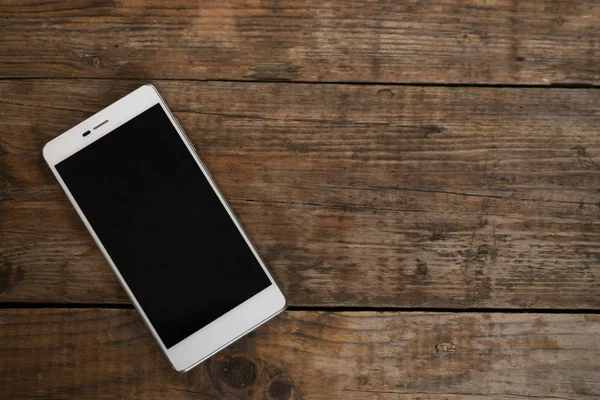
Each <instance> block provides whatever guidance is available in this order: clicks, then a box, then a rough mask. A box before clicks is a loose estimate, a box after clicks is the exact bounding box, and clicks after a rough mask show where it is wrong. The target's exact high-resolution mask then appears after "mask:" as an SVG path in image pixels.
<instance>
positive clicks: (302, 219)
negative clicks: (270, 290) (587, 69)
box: [0, 80, 600, 309]
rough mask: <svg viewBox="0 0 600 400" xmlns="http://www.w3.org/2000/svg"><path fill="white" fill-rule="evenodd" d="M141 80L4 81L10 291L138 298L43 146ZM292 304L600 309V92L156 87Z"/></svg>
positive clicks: (2, 182)
mask: <svg viewBox="0 0 600 400" xmlns="http://www.w3.org/2000/svg"><path fill="white" fill-rule="evenodd" d="M138 85H139V83H138V82H124V81H120V82H117V83H113V84H111V85H106V82H104V81H89V80H84V81H76V82H72V83H71V84H70V85H68V86H65V84H64V82H62V81H54V80H25V81H21V80H19V81H0V132H1V136H0V300H2V301H5V302H56V303H60V302H105V303H114V302H128V299H127V298H126V296H125V294H124V292H123V291H122V290H121V288H120V287H119V285H118V283H117V281H116V278H115V277H114V276H113V275H112V272H111V271H110V269H109V267H108V265H107V263H106V262H105V261H104V260H103V258H102V256H101V255H100V253H99V251H98V250H97V249H96V247H95V245H94V244H93V242H92V240H91V238H90V237H89V235H88V233H87V232H86V231H85V229H84V227H83V225H82V224H81V222H80V221H79V219H78V217H77V215H76V213H75V212H74V211H73V210H72V209H71V207H70V205H69V204H68V202H67V200H66V197H65V196H64V194H63V193H62V191H61V190H60V188H59V186H58V184H57V182H56V181H55V179H54V177H53V176H52V175H51V173H50V171H49V170H48V168H47V167H46V166H45V165H44V162H43V160H42V156H41V149H42V146H43V144H44V143H45V142H47V141H48V140H49V139H51V138H52V137H55V136H56V135H58V134H60V133H61V132H62V131H64V130H66V129H68V128H70V127H71V126H73V125H75V124H76V123H77V122H79V121H81V120H83V119H85V118H86V117H87V116H89V115H91V114H92V113H93V112H95V111H96V110H98V109H100V108H101V107H102V106H104V105H107V104H109V103H111V102H112V101H114V100H116V99H117V98H119V97H120V96H121V95H123V94H125V93H127V92H128V91H130V90H132V89H133V88H135V87H136V86H138ZM156 85H157V87H158V88H159V89H160V91H161V93H162V94H163V96H164V97H165V99H166V101H167V102H168V103H169V104H170V106H171V107H172V109H173V110H174V111H175V114H176V115H177V117H178V118H179V119H180V121H181V122H182V124H183V126H184V127H185V128H186V129H187V131H188V134H189V135H190V137H191V139H192V141H193V142H194V144H195V145H196V147H197V149H198V153H199V154H200V156H201V158H203V159H204V160H205V162H206V164H207V165H208V167H209V169H210V170H211V171H212V175H213V177H214V178H215V180H216V182H217V184H218V185H219V186H220V187H221V188H222V191H223V192H224V194H225V195H226V197H227V198H228V199H229V201H230V202H231V204H232V206H233V208H234V210H235V211H236V213H237V214H238V215H239V217H240V219H241V221H242V223H243V225H244V226H245V227H246V229H247V231H248V232H249V234H250V236H251V237H252V239H253V241H254V242H255V244H256V245H257V247H258V249H259V252H260V253H261V254H262V255H263V256H264V258H265V260H266V262H267V263H268V264H269V265H270V266H271V268H272V269H273V271H274V273H275V275H276V278H277V279H278V281H279V282H280V283H281V284H282V286H283V289H284V292H285V293H286V295H287V296H288V298H289V304H290V305H294V306H357V307H360V306H370V307H382V306H383V307H389V306H393V307H460V308H462V307H503V308H504V307H508V308H521V307H525V308H527V307H529V308H563V309H568V308H582V309H586V308H587V309H597V308H598V307H599V306H600V281H598V279H599V278H600V263H599V260H600V245H599V237H600V221H599V220H598V213H599V212H600V192H599V191H598V187H599V186H600V172H599V171H598V163H600V158H599V157H600V131H599V130H598V127H599V126H600V109H599V108H598V104H600V92H599V91H597V90H594V89H588V90H580V89H577V90H573V89H515V88H509V89H500V88H457V87H453V88H436V87H386V86H354V85H310V84H307V85H305V84H285V83H271V84H257V83H252V84H251V83H199V82H173V81H159V82H156Z"/></svg>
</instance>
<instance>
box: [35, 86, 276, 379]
mask: <svg viewBox="0 0 600 400" xmlns="http://www.w3.org/2000/svg"><path fill="white" fill-rule="evenodd" d="M43 154H44V158H45V159H46V162H47V163H48V165H49V166H50V168H51V169H52V172H53V173H54V175H55V176H56V179H58V182H59V183H60V185H61V186H62V188H63V189H64V191H65V192H66V194H67V196H68V197H69V200H70V201H71V203H73V206H74V207H75V210H77V213H78V214H79V216H80V217H81V219H82V220H83V222H84V224H85V226H86V227H87V229H88V230H89V231H90V233H91V235H92V237H93V238H94V240H95V241H96V243H97V245H98V247H100V250H101V251H102V253H103V254H104V257H106V259H107V261H108V263H109V264H110V266H111V267H112V269H113V271H114V273H115V274H116V275H117V277H118V279H119V281H120V282H121V284H122V285H123V287H124V288H125V290H126V291H127V294H128V295H129V297H130V298H131V301H132V302H133V304H134V305H135V308H136V309H137V311H138V312H139V313H140V315H141V317H142V319H143V320H144V322H145V323H146V325H147V326H148V328H149V329H150V331H151V332H152V335H153V336H154V338H155V339H156V340H157V341H158V343H159V345H160V347H161V349H162V350H163V352H164V353H165V355H166V356H167V358H168V359H169V360H170V362H171V364H172V365H173V367H174V368H175V369H176V370H178V371H188V370H189V369H191V368H193V367H194V366H196V365H197V364H199V363H201V362H202V361H204V360H206V359H207V358H208V357H210V356H211V355H213V354H214V353H216V352H217V351H219V350H220V349H222V348H224V347H225V346H227V345H228V344H230V343H232V342H233V341H235V340H236V339H238V338H240V337H241V336H243V335H244V334H246V333H248V332H249V331H251V330H252V329H254V328H256V327H258V326H259V325H261V324H262V323H264V322H266V321H267V320H269V319H270V318H272V317H274V316H275V315H277V314H278V313H280V312H282V311H283V310H284V309H285V305H286V302H285V298H284V296H283V294H282V292H281V290H280V289H279V287H278V286H277V284H276V283H275V281H274V279H273V277H272V276H271V274H270V273H269V271H268V270H267V268H266V266H265V264H264V263H263V261H262V260H261V258H260V256H259V255H258V253H257V252H256V250H255V249H254V247H253V246H252V244H251V243H250V240H249V239H248V236H247V235H246V233H244V231H243V229H242V227H241V225H240V223H239V222H238V220H237V219H236V217H235V215H234V214H233V212H232V210H231V208H230V207H229V206H228V205H227V202H226V201H225V199H224V198H223V196H222V195H221V193H220V192H219V190H218V189H217V186H216V185H215V183H214V182H213V180H212V178H211V176H210V173H209V172H208V170H207V168H206V166H205V165H204V164H203V163H202V161H201V160H200V158H199V157H198V155H197V154H196V152H195V150H194V147H193V145H192V143H191V142H190V140H189V139H188V138H187V136H186V134H185V132H184V131H183V129H182V128H181V126H180V125H179V123H178V121H177V119H176V118H175V117H174V116H173V114H171V112H170V111H169V109H168V108H167V105H166V104H165V102H164V101H163V100H162V98H161V97H160V95H159V94H158V91H157V90H156V89H155V88H154V87H153V86H151V85H146V86H142V87H140V88H139V89H137V90H135V91H134V92H132V93H130V94H129V95H127V96H125V97H124V98H122V99H121V100H119V101H117V102H116V103H114V104H112V105H110V106H108V107H107V108H105V109H104V110H102V111H100V112H99V113H97V114H95V115H94V116H92V117H90V118H89V119H87V120H85V121H83V122H82V123H80V124H79V125H77V126H76V127H74V128H72V129H70V130H68V131H67V132H65V133H63V134H62V135H60V136H59V137H57V138H55V139H53V140H52V141H50V142H49V143H48V144H46V146H45V147H44V150H43Z"/></svg>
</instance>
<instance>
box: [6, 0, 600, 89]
mask: <svg viewBox="0 0 600 400" xmlns="http://www.w3.org/2000/svg"><path fill="white" fill-rule="evenodd" d="M4 3H5V4H3V5H2V7H1V8H0V49H1V50H0V77H5V78H9V77H10V78H14V77H18V78H23V77H31V78H34V77H35V78H39V77H43V78H54V77H64V78H73V77H77V78H83V77H85V78H100V77H102V78H139V79H144V80H148V79H173V78H177V79H219V80H221V79H235V80H290V81H320V82H384V83H391V82H413V83H424V82H425V83H430V82H437V83H494V84H498V83H511V84H542V85H547V84H559V83H560V84H564V83H580V84H589V85H598V84H599V82H600V67H599V63H598V61H599V60H600V53H599V52H598V49H600V36H599V35H598V33H599V30H600V4H599V3H598V2H597V1H594V0H577V1H568V2H567V1H557V0H553V1H547V0H533V1H526V2H525V1H518V0H494V1H486V0H466V1H463V0H460V1H459V0H442V1H435V2H422V1H410V2H406V1H402V2H393V1H360V2H358V1H355V0H338V1H336V2H321V1H316V0H312V1H303V2H302V3H301V4H299V3H298V2H295V1H291V0H286V1H282V0H277V1H274V0H269V1H258V0H254V1H245V2H237V1H224V2H189V1H185V0H173V1H169V2H164V1H162V0H127V1H125V0H111V1H89V0H88V1H85V0H78V1H70V2H68V3H65V2H64V1H59V0H49V1H44V2H34V1H31V0H16V1H15V0H14V1H10V2H8V3H6V2H4Z"/></svg>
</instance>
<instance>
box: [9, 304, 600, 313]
mask: <svg viewBox="0 0 600 400" xmlns="http://www.w3.org/2000/svg"><path fill="white" fill-rule="evenodd" d="M11 308H15V309H36V308H70V309H76V308H84V309H92V308H102V309H119V310H133V305H132V304H129V303H26V302H5V303H0V309H11ZM287 311H314V312H318V311H324V312H405V313H411V312H414V313H457V314H464V313H489V314H600V309H583V308H576V309H549V308H489V307H487V308H485V307H484V308H474V307H470V308H442V307H412V308H411V307H374V306H368V307H359V306H331V307H328V306H289V307H288V308H287Z"/></svg>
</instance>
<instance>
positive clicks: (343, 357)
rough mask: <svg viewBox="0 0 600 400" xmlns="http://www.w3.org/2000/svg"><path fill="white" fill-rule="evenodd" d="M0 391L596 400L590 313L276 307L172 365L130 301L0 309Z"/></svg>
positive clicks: (598, 367) (597, 363) (11, 394)
mask: <svg viewBox="0 0 600 400" xmlns="http://www.w3.org/2000/svg"><path fill="white" fill-rule="evenodd" d="M0 327H1V328H0V354H2V357H0V371H1V372H2V373H0V397H1V398H3V399H4V398H5V399H17V398H46V399H67V398H77V399H115V398H118V399H121V398H143V399H203V398H232V397H236V398H247V399H277V400H281V399H284V400H285V399H301V398H302V399H317V398H320V399H340V400H342V399H343V400H346V399H399V398H401V399H417V398H419V399H421V400H428V399H448V400H458V399H486V400H501V399H502V400H509V399H510V400H513V399H515V398H520V397H526V398H538V397H539V398H543V399H570V398H578V399H597V398H598V396H600V380H599V379H598V376H599V371H600V316H599V315H544V314H479V313H465V314H460V315H456V314H448V313H425V314H423V313H393V312H384V313H379V312H344V313H328V312H287V313H285V314H283V315H282V316H281V317H278V318H276V319H275V320H273V321H272V322H271V323H269V324H267V325H266V326H264V327H261V328H260V329H259V330H257V331H256V332H255V333H254V334H252V335H251V336H250V337H247V338H245V339H242V340H241V341H240V342H238V343H236V344H235V345H233V346H232V347H231V348H229V349H227V350H226V351H224V352H223V353H221V354H219V355H217V356H215V357H213V358H212V359H211V360H210V361H209V362H207V363H205V364H203V365H201V366H199V367H198V368H196V369H194V370H193V371H191V372H190V373H188V374H178V373H177V372H175V371H174V370H173V369H171V367H170V366H169V364H168V362H167V360H166V359H165V358H164V356H163V355H162V353H161V352H160V350H159V348H158V346H157V345H156V344H155V343H154V341H153V339H152V338H151V336H150V334H149V333H148V331H147V329H146V328H145V326H144V325H143V323H142V321H141V320H140V319H139V317H138V316H137V314H136V313H135V311H133V310H102V309H85V310H82V309H71V310H56V309H28V310H1V311H0Z"/></svg>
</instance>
